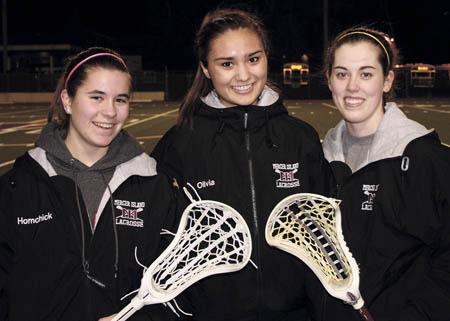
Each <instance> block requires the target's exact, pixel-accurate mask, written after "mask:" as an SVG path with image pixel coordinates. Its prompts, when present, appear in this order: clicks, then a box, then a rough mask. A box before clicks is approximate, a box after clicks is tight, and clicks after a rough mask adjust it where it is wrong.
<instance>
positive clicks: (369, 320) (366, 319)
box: [358, 306, 374, 321]
mask: <svg viewBox="0 0 450 321" xmlns="http://www.w3.org/2000/svg"><path fill="white" fill-rule="evenodd" d="M358 312H359V314H360V315H361V317H362V318H363V320H364V321H374V319H373V318H372V316H371V315H370V312H369V309H367V308H366V307H365V306H363V307H362V308H361V309H358Z"/></svg>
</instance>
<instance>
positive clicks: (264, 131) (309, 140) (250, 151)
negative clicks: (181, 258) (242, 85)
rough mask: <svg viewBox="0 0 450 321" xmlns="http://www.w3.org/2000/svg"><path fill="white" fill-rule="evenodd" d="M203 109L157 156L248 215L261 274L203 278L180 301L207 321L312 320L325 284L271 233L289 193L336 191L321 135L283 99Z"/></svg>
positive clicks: (185, 179)
mask: <svg viewBox="0 0 450 321" xmlns="http://www.w3.org/2000/svg"><path fill="white" fill-rule="evenodd" d="M197 107H198V108H196V114H195V115H194V116H193V121H192V128H191V127H189V126H186V127H173V128H172V129H171V130H169V132H167V133H166V135H165V136H164V137H163V138H162V139H161V140H160V142H159V144H158V145H157V147H156V148H155V150H154V152H153V154H152V156H154V157H155V158H156V159H157V161H158V165H160V164H161V166H162V167H163V170H165V171H167V172H168V173H169V174H170V175H171V176H174V177H175V178H176V179H177V180H178V182H179V183H180V184H186V183H190V184H192V185H193V186H194V187H195V188H196V189H197V191H198V192H199V194H200V196H201V198H202V199H211V200H217V201H220V202H224V203H226V204H228V205H230V206H232V207H233V208H235V209H236V210H237V211H238V212H240V213H241V214H242V215H243V217H244V218H245V220H246V222H247V224H248V226H249V228H250V231H251V234H252V241H253V252H252V260H253V262H254V263H255V264H256V265H257V267H258V269H255V267H254V266H252V265H251V264H248V265H247V266H246V267H245V268H244V269H243V270H241V271H238V272H235V273H231V274H222V275H216V276H211V277H208V278H207V279H204V280H202V281H199V282H198V283H196V284H194V285H193V286H192V287H191V288H190V289H188V290H187V291H186V294H185V295H182V296H181V298H180V299H179V300H180V302H181V304H180V305H181V308H183V309H184V310H185V311H187V312H191V313H193V315H194V316H193V318H194V319H195V320H202V321H203V320H208V321H219V320H221V321H225V320H229V321H231V320H233V321H250V320H251V321H255V320H267V321H268V320H277V321H281V320H296V321H301V320H308V317H307V315H308V312H307V308H310V310H312V309H320V304H321V302H322V300H323V299H324V292H323V289H322V286H321V285H320V283H318V281H317V280H316V278H315V277H314V276H313V275H312V272H310V271H309V269H308V268H307V267H306V265H304V264H303V263H302V262H301V261H299V259H298V258H296V257H294V256H292V255H291V254H288V253H286V252H283V251H281V250H279V249H276V248H273V247H270V246H269V245H268V244H267V242H266V240H265V238H264V230H265V225H266V222H267V218H268V216H269V214H270V212H271V211H272V209H273V208H274V207H275V205H276V204H277V203H278V202H279V201H281V200H282V199H283V198H285V197H286V196H289V195H291V194H294V193H299V192H312V193H319V194H325V195H327V194H328V193H329V192H330V188H331V187H330V186H332V184H333V183H332V180H331V174H330V173H331V170H330V169H329V166H328V163H327V161H326V160H325V158H324V155H323V152H322V148H321V145H320V141H319V138H318V135H317V133H316V132H315V130H314V129H313V128H312V127H311V126H310V125H308V124H306V123H305V122H303V121H301V120H298V119H296V118H293V117H291V116H289V115H288V113H287V110H286V108H285V107H284V106H283V104H282V102H281V101H280V100H277V101H276V102H275V103H273V104H272V105H269V106H265V107H263V106H237V107H231V108H224V109H217V108H213V107H210V106H208V105H206V104H205V103H203V102H200V103H199V106H197ZM310 300H312V301H313V302H312V303H313V304H311V302H310Z"/></svg>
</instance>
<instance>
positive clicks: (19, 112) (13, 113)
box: [0, 107, 48, 117]
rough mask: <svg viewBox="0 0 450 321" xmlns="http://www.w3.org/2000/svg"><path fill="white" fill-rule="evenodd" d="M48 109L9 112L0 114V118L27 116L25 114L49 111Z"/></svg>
mask: <svg viewBox="0 0 450 321" xmlns="http://www.w3.org/2000/svg"><path fill="white" fill-rule="evenodd" d="M47 109H48V108H47V107H46V108H40V109H27V110H19V111H7V112H4V113H0V117H2V116H8V115H17V114H25V113H32V112H33V113H34V112H36V111H47Z"/></svg>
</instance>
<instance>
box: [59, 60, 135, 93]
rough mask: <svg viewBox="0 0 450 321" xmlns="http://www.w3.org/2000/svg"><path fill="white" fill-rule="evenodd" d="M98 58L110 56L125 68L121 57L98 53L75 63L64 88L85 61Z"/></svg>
mask: <svg viewBox="0 0 450 321" xmlns="http://www.w3.org/2000/svg"><path fill="white" fill-rule="evenodd" d="M100 56H111V57H113V58H115V59H116V60H118V61H120V62H121V63H122V65H123V66H124V67H125V68H127V65H126V64H125V61H123V59H122V58H121V57H119V56H118V55H115V54H112V53H108V52H99V53H96V54H93V55H91V56H88V57H86V58H84V59H83V60H81V61H80V62H79V63H77V64H76V65H75V67H73V68H72V70H71V71H70V72H69V74H68V75H67V77H66V82H65V83H64V88H66V89H67V83H68V82H69V79H70V77H72V75H73V73H74V72H75V71H76V70H77V69H78V68H79V67H80V66H81V65H82V64H84V63H85V62H86V61H88V60H91V59H92V58H95V57H100Z"/></svg>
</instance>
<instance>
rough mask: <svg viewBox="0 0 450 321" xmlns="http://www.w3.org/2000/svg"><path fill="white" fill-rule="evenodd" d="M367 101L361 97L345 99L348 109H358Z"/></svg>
mask: <svg viewBox="0 0 450 321" xmlns="http://www.w3.org/2000/svg"><path fill="white" fill-rule="evenodd" d="M364 101H365V99H364V98H360V97H344V102H345V105H347V106H348V107H358V106H360V105H361V104H362V103H363V102H364Z"/></svg>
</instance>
